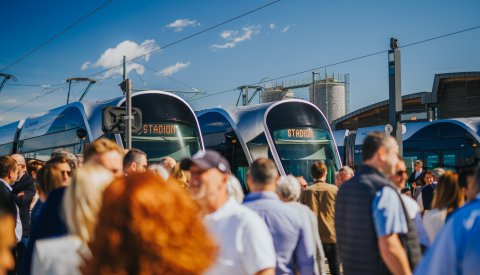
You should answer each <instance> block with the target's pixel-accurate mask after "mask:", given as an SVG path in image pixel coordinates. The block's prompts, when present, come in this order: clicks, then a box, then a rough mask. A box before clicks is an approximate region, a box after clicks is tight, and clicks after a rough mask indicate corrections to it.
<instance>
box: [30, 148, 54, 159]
mask: <svg viewBox="0 0 480 275" xmlns="http://www.w3.org/2000/svg"><path fill="white" fill-rule="evenodd" d="M52 151H53V149H45V150H40V151H35V152H28V153H25V154H24V156H25V158H28V159H38V160H41V161H47V160H49V159H50V156H51V155H52Z"/></svg>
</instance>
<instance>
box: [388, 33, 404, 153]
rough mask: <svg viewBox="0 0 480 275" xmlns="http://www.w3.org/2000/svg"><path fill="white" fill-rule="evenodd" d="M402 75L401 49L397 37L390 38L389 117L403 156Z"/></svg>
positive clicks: (393, 134) (399, 150) (393, 133)
mask: <svg viewBox="0 0 480 275" xmlns="http://www.w3.org/2000/svg"><path fill="white" fill-rule="evenodd" d="M401 82H402V75H401V66H400V49H399V47H398V43H397V39H395V38H393V37H392V38H390V50H389V51H388V84H389V85H388V90H389V98H390V99H389V103H388V109H389V119H390V124H391V125H392V127H393V131H392V133H391V135H392V136H393V137H394V138H395V139H396V140H397V144H398V153H399V155H400V156H403V135H402V124H401V123H400V119H399V116H400V112H401V111H402V85H401V84H402V83H401Z"/></svg>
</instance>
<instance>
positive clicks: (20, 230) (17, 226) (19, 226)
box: [0, 179, 23, 243]
mask: <svg viewBox="0 0 480 275" xmlns="http://www.w3.org/2000/svg"><path fill="white" fill-rule="evenodd" d="M0 181H1V182H3V184H4V185H5V186H6V187H7V188H8V190H10V192H12V187H11V186H10V184H8V183H7V182H6V181H4V180H2V179H0ZM15 207H16V208H17V221H16V224H15V239H16V240H17V243H18V242H20V241H21V240H22V234H23V227H22V220H20V209H18V206H17V204H16V203H15Z"/></svg>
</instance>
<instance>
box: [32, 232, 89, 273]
mask: <svg viewBox="0 0 480 275" xmlns="http://www.w3.org/2000/svg"><path fill="white" fill-rule="evenodd" d="M89 255H90V251H89V250H88V248H87V246H86V245H85V244H84V243H83V242H82V240H80V238H78V237H77V236H74V235H68V236H64V237H56V238H48V239H43V240H37V241H36V242H35V250H34V252H33V257H32V269H31V271H32V273H31V274H32V275H63V274H70V275H80V274H82V273H81V272H80V270H79V266H80V264H82V261H83V260H82V259H83V257H85V256H89Z"/></svg>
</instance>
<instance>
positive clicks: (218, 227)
mask: <svg viewBox="0 0 480 275" xmlns="http://www.w3.org/2000/svg"><path fill="white" fill-rule="evenodd" d="M180 167H181V168H182V169H183V170H189V171H190V173H191V179H190V182H189V187H190V189H189V190H190V194H191V196H192V198H193V199H194V200H195V201H196V202H197V203H198V205H199V206H200V209H201V211H202V213H203V215H204V218H203V220H204V223H205V225H206V226H207V228H208V230H209V232H210V233H211V234H212V236H213V237H214V238H215V239H216V241H217V243H218V245H219V253H218V257H217V261H216V262H215V264H214V265H213V266H212V267H211V268H210V269H209V270H208V271H207V273H206V274H229V275H234V274H274V273H275V259H276V257H275V250H274V247H273V240H272V236H271V235H270V232H269V230H268V228H267V226H266V224H265V222H264V221H263V220H262V219H261V218H260V217H259V216H258V215H257V214H256V213H255V212H253V211H252V210H250V209H248V208H247V207H245V206H242V205H240V204H238V203H237V202H236V201H235V199H234V198H229V196H228V193H227V182H228V178H229V175H230V165H229V163H228V161H227V160H226V159H225V158H223V157H222V156H221V155H220V154H219V153H217V152H215V151H209V150H207V151H200V152H198V153H197V154H195V155H194V156H193V157H192V158H189V159H184V160H182V162H181V163H180Z"/></svg>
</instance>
